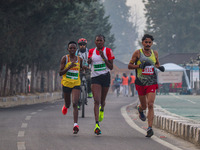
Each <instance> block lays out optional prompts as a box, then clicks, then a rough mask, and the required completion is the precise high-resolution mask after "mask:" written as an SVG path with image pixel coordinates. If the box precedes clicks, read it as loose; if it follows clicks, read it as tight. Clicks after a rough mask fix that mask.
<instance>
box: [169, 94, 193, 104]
mask: <svg viewBox="0 0 200 150" xmlns="http://www.w3.org/2000/svg"><path fill="white" fill-rule="evenodd" d="M171 95H172V96H174V97H176V98H177V99H180V100H185V101H188V102H190V103H192V104H196V102H193V101H191V100H190V99H185V98H181V97H179V96H176V95H174V94H171Z"/></svg>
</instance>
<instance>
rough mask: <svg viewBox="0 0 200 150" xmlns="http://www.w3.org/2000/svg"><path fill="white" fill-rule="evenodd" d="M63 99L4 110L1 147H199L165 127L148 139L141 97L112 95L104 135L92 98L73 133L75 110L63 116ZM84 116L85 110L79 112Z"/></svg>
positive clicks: (0, 117) (63, 149)
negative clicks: (97, 123)
mask: <svg viewBox="0 0 200 150" xmlns="http://www.w3.org/2000/svg"><path fill="white" fill-rule="evenodd" d="M63 103H64V102H63V100H58V101H56V102H52V103H42V104H35V105H27V106H18V107H12V108H2V109H0V133H1V134H0V150H57V149H59V150H66V149H67V150H77V149H80V150H94V149H95V150H122V149H123V150H157V149H162V150H168V149H177V150H178V149H184V150H189V149H190V150H193V149H194V150H196V149H198V147H196V146H194V145H193V144H191V143H189V142H187V141H184V140H182V139H179V138H176V137H174V136H172V135H170V134H168V133H166V132H164V131H162V130H159V129H154V132H155V135H154V136H153V137H152V138H146V137H145V134H146V131H145V130H146V128H147V122H142V121H141V120H139V119H138V114H137V110H136V109H135V106H136V104H137V97H123V96H122V95H120V96H119V97H116V96H115V95H112V94H109V95H108V97H107V100H106V107H105V118H104V120H103V121H102V122H101V123H100V127H101V130H102V134H101V135H99V136H97V135H94V126H95V120H94V114H93V99H88V105H87V106H86V112H85V118H81V117H79V122H78V124H79V126H80V131H79V133H78V134H77V135H73V133H72V129H73V115H72V114H73V110H72V107H71V108H70V109H69V110H68V113H67V115H66V116H64V115H62V113H61V108H62V105H63ZM79 116H81V112H80V113H79Z"/></svg>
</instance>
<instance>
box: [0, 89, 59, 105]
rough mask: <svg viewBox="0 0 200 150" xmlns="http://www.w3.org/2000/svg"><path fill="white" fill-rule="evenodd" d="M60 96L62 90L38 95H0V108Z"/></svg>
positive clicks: (46, 100) (45, 100) (42, 101)
mask: <svg viewBox="0 0 200 150" xmlns="http://www.w3.org/2000/svg"><path fill="white" fill-rule="evenodd" d="M61 98H62V92H54V93H42V94H38V95H28V96H21V95H16V96H12V97H0V108H8V107H14V106H20V105H31V104H38V103H44V102H49V101H54V100H57V99H61Z"/></svg>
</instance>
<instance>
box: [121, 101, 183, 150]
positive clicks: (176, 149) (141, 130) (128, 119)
mask: <svg viewBox="0 0 200 150" xmlns="http://www.w3.org/2000/svg"><path fill="white" fill-rule="evenodd" d="M130 105H131V104H130ZM127 106H128V105H127ZM127 106H123V107H122V108H121V114H122V116H123V117H124V119H125V120H126V122H127V123H128V124H129V125H130V126H131V127H132V128H134V129H136V130H137V131H139V132H140V133H142V134H144V135H146V131H145V130H143V129H142V128H140V127H139V126H138V125H136V124H135V122H134V121H133V120H132V119H131V118H130V117H129V115H128V114H127V112H126V107H127ZM151 139H153V140H154V141H156V142H158V143H160V144H162V145H164V146H166V147H168V148H169V149H172V150H182V149H180V148H178V147H176V146H175V145H172V144H170V143H168V142H166V141H163V140H161V139H159V138H158V137H157V136H155V135H154V136H153V137H151Z"/></svg>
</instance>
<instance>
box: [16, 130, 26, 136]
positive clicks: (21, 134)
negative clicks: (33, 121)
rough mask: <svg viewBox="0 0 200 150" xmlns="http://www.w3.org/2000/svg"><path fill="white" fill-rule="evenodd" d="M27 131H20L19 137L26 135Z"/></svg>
mask: <svg viewBox="0 0 200 150" xmlns="http://www.w3.org/2000/svg"><path fill="white" fill-rule="evenodd" d="M24 134H25V131H19V132H18V135H17V136H18V137H24Z"/></svg>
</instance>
